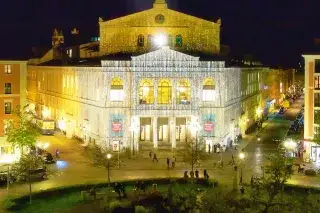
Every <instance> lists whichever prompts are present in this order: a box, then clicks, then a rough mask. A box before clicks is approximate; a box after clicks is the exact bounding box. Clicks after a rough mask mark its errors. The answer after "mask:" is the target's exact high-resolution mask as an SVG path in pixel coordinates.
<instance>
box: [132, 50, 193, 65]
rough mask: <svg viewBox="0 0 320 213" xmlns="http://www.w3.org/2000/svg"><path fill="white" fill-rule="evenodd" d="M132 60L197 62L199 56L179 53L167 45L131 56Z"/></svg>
mask: <svg viewBox="0 0 320 213" xmlns="http://www.w3.org/2000/svg"><path fill="white" fill-rule="evenodd" d="M132 61H133V62H139V61H155V62H156V61H163V62H165V61H194V62H198V61H199V57H194V56H191V55H187V54H185V53H181V52H178V51H175V50H172V49H170V48H169V47H163V48H160V49H158V50H155V51H152V52H149V53H145V54H142V55H139V56H132Z"/></svg>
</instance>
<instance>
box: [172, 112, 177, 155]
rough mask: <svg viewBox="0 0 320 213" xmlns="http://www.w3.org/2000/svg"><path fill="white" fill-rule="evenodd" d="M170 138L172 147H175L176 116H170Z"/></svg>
mask: <svg viewBox="0 0 320 213" xmlns="http://www.w3.org/2000/svg"><path fill="white" fill-rule="evenodd" d="M170 140H171V146H172V148H173V149H175V148H176V147H177V141H176V118H175V117H170Z"/></svg>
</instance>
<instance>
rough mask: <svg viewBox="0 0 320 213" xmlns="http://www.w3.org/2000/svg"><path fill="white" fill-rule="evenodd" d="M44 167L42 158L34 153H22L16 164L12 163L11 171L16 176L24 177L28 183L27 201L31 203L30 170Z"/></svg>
mask: <svg viewBox="0 0 320 213" xmlns="http://www.w3.org/2000/svg"><path fill="white" fill-rule="evenodd" d="M39 168H45V166H44V163H43V161H42V159H41V158H40V157H38V156H36V155H34V154H26V155H23V156H22V157H21V158H20V160H19V162H18V163H17V164H14V165H13V171H14V173H15V175H16V176H20V177H24V178H25V179H27V180H28V184H29V202H30V204H31V203H32V186H31V172H32V170H35V169H39Z"/></svg>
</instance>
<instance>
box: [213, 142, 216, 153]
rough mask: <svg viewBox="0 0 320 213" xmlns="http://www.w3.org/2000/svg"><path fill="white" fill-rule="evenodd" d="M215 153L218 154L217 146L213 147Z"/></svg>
mask: <svg viewBox="0 0 320 213" xmlns="http://www.w3.org/2000/svg"><path fill="white" fill-rule="evenodd" d="M213 152H214V153H216V152H217V145H216V144H215V145H213Z"/></svg>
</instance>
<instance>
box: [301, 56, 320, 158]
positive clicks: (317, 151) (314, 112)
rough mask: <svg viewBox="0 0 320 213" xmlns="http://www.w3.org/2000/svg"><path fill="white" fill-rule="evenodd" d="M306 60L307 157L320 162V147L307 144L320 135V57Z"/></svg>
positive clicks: (305, 122) (306, 58)
mask: <svg viewBox="0 0 320 213" xmlns="http://www.w3.org/2000/svg"><path fill="white" fill-rule="evenodd" d="M303 57H304V60H305V79H304V81H305V94H304V139H305V141H306V142H305V150H306V152H307V153H306V155H304V158H309V157H310V158H311V160H312V161H314V162H319V161H320V157H319V156H320V146H319V145H317V144H315V143H312V142H307V141H311V140H312V139H313V138H314V137H315V136H316V137H319V136H318V134H319V133H320V126H319V124H320V119H319V118H320V117H319V116H320V55H303Z"/></svg>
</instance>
